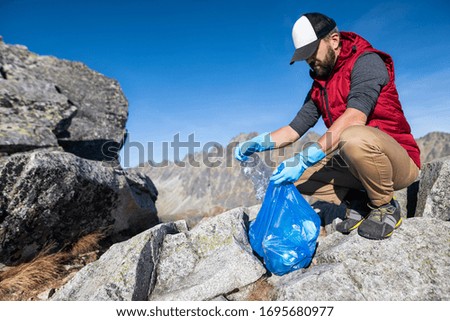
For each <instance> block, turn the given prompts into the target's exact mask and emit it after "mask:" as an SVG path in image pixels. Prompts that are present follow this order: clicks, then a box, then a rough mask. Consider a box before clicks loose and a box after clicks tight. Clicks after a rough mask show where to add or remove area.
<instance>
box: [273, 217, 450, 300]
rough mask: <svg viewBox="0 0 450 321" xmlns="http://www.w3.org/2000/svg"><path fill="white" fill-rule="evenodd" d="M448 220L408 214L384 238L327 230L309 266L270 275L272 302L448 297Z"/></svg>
mask: <svg viewBox="0 0 450 321" xmlns="http://www.w3.org/2000/svg"><path fill="white" fill-rule="evenodd" d="M449 229H450V222H443V221H441V220H438V219H434V218H410V219H407V220H405V222H404V223H403V225H402V226H401V227H400V228H399V230H397V231H396V232H395V233H394V234H393V236H392V237H391V238H389V239H387V240H382V241H373V240H367V239H365V238H362V237H360V236H359V235H358V234H357V233H356V232H352V234H351V235H349V236H345V235H342V234H340V233H337V232H336V233H333V234H332V235H330V236H328V237H326V238H324V239H323V240H322V242H320V243H319V246H318V250H317V254H316V257H315V264H316V265H314V266H312V267H310V268H309V269H307V270H300V271H296V272H294V273H291V274H288V275H285V276H283V277H280V278H271V282H272V285H273V286H274V288H275V291H276V295H275V298H276V299H277V300H295V301H312V300H320V301H333V300H383V301H394V300H401V301H404V300H413V301H414V300H449V299H450V281H449V279H448V275H449V273H450V251H449V233H448V231H449Z"/></svg>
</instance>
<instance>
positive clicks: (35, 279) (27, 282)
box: [0, 232, 104, 301]
mask: <svg viewBox="0 0 450 321" xmlns="http://www.w3.org/2000/svg"><path fill="white" fill-rule="evenodd" d="M103 237H104V236H103V234H102V233H99V232H95V233H92V234H89V235H86V236H84V237H82V238H80V239H79V240H78V241H77V243H75V244H74V245H73V246H72V247H71V248H70V250H69V251H64V252H57V253H50V252H51V247H47V248H46V249H44V250H43V251H42V252H41V253H40V254H39V255H38V256H36V257H35V258H34V259H33V260H32V261H31V262H27V263H23V264H20V265H18V266H14V267H11V268H9V269H7V270H6V271H4V272H0V300H2V301H6V300H15V301H19V300H36V299H37V295H38V294H40V293H42V292H44V291H46V290H48V289H51V288H56V287H59V286H61V285H62V283H61V282H62V281H67V279H66V277H67V276H68V275H69V274H70V273H73V272H74V270H79V269H80V268H81V267H83V266H84V265H85V264H87V263H89V262H91V261H93V260H96V259H97V253H98V250H99V248H100V245H99V241H100V240H101V239H102V238H103ZM93 253H94V254H93Z"/></svg>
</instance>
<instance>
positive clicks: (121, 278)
mask: <svg viewBox="0 0 450 321" xmlns="http://www.w3.org/2000/svg"><path fill="white" fill-rule="evenodd" d="M180 223H181V222H180ZM180 223H178V226H177V224H176V223H166V224H160V225H158V226H155V227H153V228H151V229H149V230H147V231H144V232H142V233H140V234H138V235H136V236H134V237H133V238H131V239H130V240H128V241H125V242H121V243H116V244H114V245H113V246H112V247H111V248H110V249H109V250H108V251H107V252H106V253H105V254H104V255H103V256H101V257H100V259H99V260H98V261H95V262H93V263H91V264H88V265H87V266H85V267H84V268H83V269H81V270H80V271H79V272H78V273H77V274H76V275H75V277H74V278H72V279H71V280H70V281H69V282H68V283H67V284H65V285H64V286H63V287H62V288H61V289H60V290H58V291H57V292H56V293H55V295H54V296H53V297H52V300H53V301H81V300H82V301H131V300H135V301H142V300H146V299H147V295H148V292H149V291H151V289H152V288H153V286H154V284H155V280H156V273H155V272H156V269H155V266H156V265H157V264H158V261H159V257H160V255H159V253H160V248H161V244H162V242H163V240H164V237H165V236H166V234H168V233H177V232H178V228H179V226H182V224H180Z"/></svg>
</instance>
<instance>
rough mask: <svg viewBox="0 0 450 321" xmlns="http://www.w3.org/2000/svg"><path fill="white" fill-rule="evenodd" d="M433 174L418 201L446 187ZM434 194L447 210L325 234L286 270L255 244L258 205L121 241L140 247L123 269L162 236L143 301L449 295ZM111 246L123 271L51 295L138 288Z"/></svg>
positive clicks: (91, 268) (448, 265) (448, 261)
mask: <svg viewBox="0 0 450 321" xmlns="http://www.w3.org/2000/svg"><path fill="white" fill-rule="evenodd" d="M449 164H450V158H447V159H444V160H439V161H436V164H435V165H434V166H436V167H439V168H440V169H441V175H447V174H446V173H447V172H446V171H447V169H448V166H449ZM434 175H435V173H433V168H432V167H425V168H424V169H423V173H422V178H423V179H424V181H425V182H428V183H425V184H424V185H421V193H420V197H419V203H422V202H423V201H425V200H427V199H428V198H429V196H430V194H429V191H433V190H434V191H435V192H438V191H439V192H441V191H442V190H444V191H448V187H449V185H448V180H446V184H445V186H444V185H442V184H441V183H439V182H438V184H436V180H432V179H431V180H430V179H429V178H430V177H433V176H434ZM445 177H446V176H444V177H443V180H445ZM432 193H433V192H432ZM434 201H435V203H434V206H435V208H442V209H443V210H442V212H441V213H442V214H438V215H434V214H436V213H433V215H431V213H430V212H427V211H424V212H422V213H418V214H419V216H420V217H414V218H410V219H405V220H404V223H403V224H402V225H401V227H400V228H399V229H398V230H397V231H396V232H395V233H394V235H393V236H392V237H391V238H389V239H387V240H382V241H373V240H367V239H364V238H362V237H360V236H359V235H358V234H357V232H356V231H353V232H352V233H351V234H350V235H342V234H340V233H338V232H333V233H331V234H330V235H328V236H326V237H324V236H322V237H319V240H318V248H317V252H316V254H315V257H314V259H313V263H312V264H311V265H310V266H309V267H308V268H306V269H301V270H298V271H295V272H292V273H290V274H287V275H284V276H274V275H270V273H268V272H267V271H265V269H264V267H263V264H262V262H260V261H259V260H258V259H256V257H255V256H254V255H253V254H252V252H251V249H250V247H249V244H248V240H247V237H246V232H247V228H248V222H249V221H251V220H253V219H254V218H255V217H256V215H257V213H258V210H259V207H260V206H259V205H256V206H252V207H249V208H245V207H244V208H236V209H233V210H231V211H228V212H225V213H223V214H219V215H217V216H215V217H212V218H205V219H203V220H201V221H200V222H199V223H198V224H197V225H196V226H195V227H194V228H192V229H191V230H189V229H188V228H187V227H186V225H185V224H184V223H183V222H184V221H179V222H176V223H174V224H177V225H178V226H181V228H179V229H178V230H177V231H176V232H175V233H171V234H167V235H165V238H164V240H163V241H162V242H161V240H159V239H150V240H149V239H145V242H146V243H145V244H140V245H138V246H137V245H136V242H137V241H139V240H143V237H142V236H137V237H135V238H134V239H131V240H129V241H126V242H124V243H123V244H121V245H120V247H121V248H123V247H126V248H127V249H135V250H133V251H135V255H134V256H133V257H134V262H133V263H132V264H130V262H128V263H127V267H128V268H129V272H127V273H121V274H120V275H128V273H135V272H137V271H139V270H140V268H139V264H141V262H142V260H144V258H143V255H142V256H141V255H140V254H139V253H144V252H143V251H141V248H144V247H145V246H147V247H150V245H148V244H154V243H155V242H156V243H158V244H160V248H159V249H158V250H156V251H154V252H153V253H154V254H155V255H156V256H153V257H152V259H151V260H147V262H148V264H147V266H148V267H152V268H153V271H154V272H153V273H154V275H156V280H155V281H153V279H152V281H151V282H150V281H149V279H148V278H149V276H148V275H149V273H145V274H144V273H143V274H142V275H139V274H137V273H136V274H133V275H135V276H136V277H137V278H139V277H142V279H141V282H135V283H137V284H141V283H143V284H154V286H153V285H151V286H149V287H148V292H147V291H145V293H144V292H141V293H144V294H143V296H141V297H140V299H141V300H158V301H159V300H172V301H176V300H183V301H190V300H231V301H233V300H255V299H256V300H295V301H312V300H320V301H333V300H383V301H384V300H394V301H395V300H408V301H409V300H411V301H415V300H449V299H450V295H449V293H450V282H449V280H448V277H447V276H448V273H449V272H450V251H449V244H450V242H449V241H450V239H449V235H450V234H449V233H448V232H449V229H450V221H449V220H448V218H447V217H446V216H445V215H446V214H447V213H448V212H449V207H448V204H447V203H446V200H444V199H438V200H436V199H434ZM165 228H166V227H165V225H164V224H162V225H158V226H156V227H153V228H152V229H151V230H149V231H147V232H144V233H153V234H154V233H158V232H157V231H159V230H160V229H165ZM150 231H151V232H150ZM110 251H112V253H111V254H110V255H108V257H109V258H110V261H108V262H107V263H106V262H103V263H102V264H103V265H104V266H111V267H115V270H116V272H112V273H110V275H111V277H108V279H107V280H105V281H103V283H102V285H100V286H96V287H87V286H84V285H86V284H98V280H102V275H103V274H104V273H103V268H101V266H99V267H96V266H95V263H92V264H90V265H88V266H87V267H86V268H84V269H83V270H81V272H79V274H78V275H77V276H76V277H75V278H73V279H72V280H71V281H70V282H69V283H68V284H66V285H65V286H64V287H63V288H62V289H61V290H59V291H57V292H56V294H55V296H54V297H53V298H52V299H53V300H77V299H79V298H80V297H81V298H83V299H85V300H96V299H99V297H98V296H97V289H98V288H99V287H100V288H101V287H104V286H106V285H107V284H108V287H110V288H111V287H113V288H114V289H115V291H114V292H109V294H108V295H106V296H102V297H101V300H116V299H118V298H119V297H118V296H117V295H116V294H117V293H125V292H127V293H131V292H133V291H132V290H129V289H128V288H126V287H124V286H123V285H122V284H125V283H126V282H125V281H121V279H120V278H119V280H116V281H114V282H113V278H114V275H119V274H118V272H117V271H119V270H121V269H123V266H124V263H123V262H124V257H123V256H121V255H118V254H117V252H116V250H115V249H113V248H111V250H110ZM107 253H108V252H107ZM114 253H116V254H114ZM105 255H106V254H105ZM127 257H128V256H127ZM100 260H102V259H100ZM155 262H156V263H155ZM103 265H102V266H103ZM150 274H151V273H150ZM151 275H153V274H151ZM110 282H113V284H114V286H113V285H112V284H110ZM81 288H82V290H81ZM146 289H147V288H146ZM128 297H130V296H128ZM121 298H123V299H126V298H124V297H123V296H122V297H121Z"/></svg>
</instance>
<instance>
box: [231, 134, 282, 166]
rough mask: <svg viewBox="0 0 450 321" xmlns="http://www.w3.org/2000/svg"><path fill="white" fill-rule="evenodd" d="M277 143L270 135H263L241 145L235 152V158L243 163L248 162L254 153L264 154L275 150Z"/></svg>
mask: <svg viewBox="0 0 450 321" xmlns="http://www.w3.org/2000/svg"><path fill="white" fill-rule="evenodd" d="M274 147H275V143H274V142H273V141H272V140H271V137H270V133H263V134H261V135H258V136H256V137H254V138H252V139H250V140H247V141H245V142H242V143H239V145H237V146H236V149H235V150H234V157H236V159H237V160H239V161H241V162H245V161H247V160H248V156H250V155H251V154H253V153H254V152H262V151H265V150H268V149H273V148H274Z"/></svg>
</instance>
